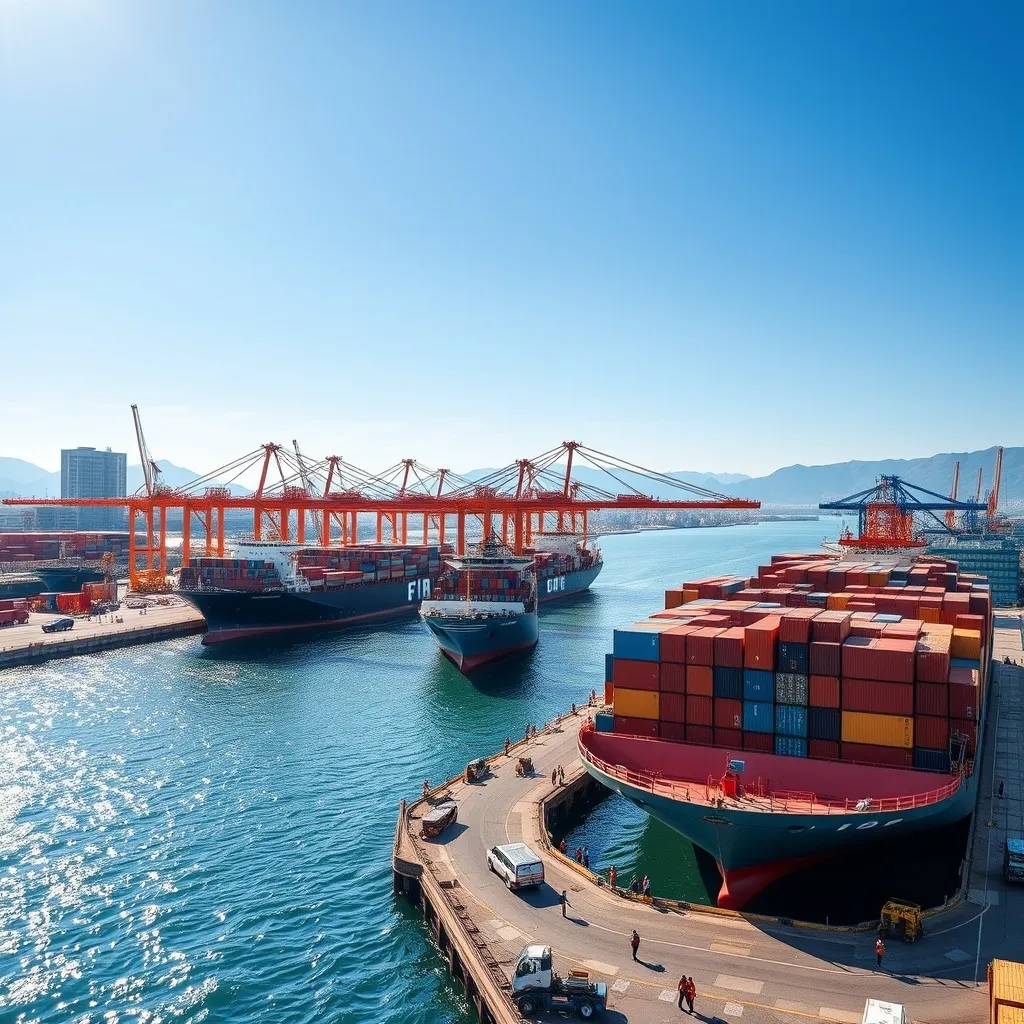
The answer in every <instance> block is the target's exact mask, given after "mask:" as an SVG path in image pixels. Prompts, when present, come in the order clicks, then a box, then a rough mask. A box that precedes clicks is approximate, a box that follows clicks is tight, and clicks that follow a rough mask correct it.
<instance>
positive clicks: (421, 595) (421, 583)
mask: <svg viewBox="0 0 1024 1024" xmlns="http://www.w3.org/2000/svg"><path fill="white" fill-rule="evenodd" d="M429 597H430V580H410V581H409V596H408V598H407V600H409V601H426V600H427V598H429Z"/></svg>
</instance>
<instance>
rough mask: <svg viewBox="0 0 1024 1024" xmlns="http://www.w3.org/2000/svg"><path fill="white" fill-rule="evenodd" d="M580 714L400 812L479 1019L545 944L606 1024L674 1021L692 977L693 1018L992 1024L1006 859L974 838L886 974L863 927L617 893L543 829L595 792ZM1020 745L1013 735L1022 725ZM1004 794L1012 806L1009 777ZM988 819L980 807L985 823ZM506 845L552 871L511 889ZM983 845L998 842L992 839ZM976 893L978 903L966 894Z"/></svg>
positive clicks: (1007, 929)
mask: <svg viewBox="0 0 1024 1024" xmlns="http://www.w3.org/2000/svg"><path fill="white" fill-rule="evenodd" d="M1021 676H1024V671H1022V672H1021ZM1020 685H1021V682H1020V677H1019V676H1018V675H1017V674H1016V671H1015V670H1014V676H1013V681H1012V682H1008V681H1006V676H1005V675H1004V674H1003V673H999V681H998V683H997V686H996V688H995V692H996V694H997V697H998V699H999V701H1000V703H1001V705H1002V707H1003V709H1004V710H1005V709H1008V708H1010V707H1011V703H1012V702H1013V701H1014V700H1016V699H1018V698H1015V697H1014V696H1013V694H1014V693H1018V692H1019V691H1018V690H1013V689H1012V687H1019V686H1020ZM994 699H995V698H994ZM589 714H591V710H590V709H580V710H579V711H578V712H577V713H576V714H575V715H569V716H565V717H564V718H562V719H561V720H559V721H556V722H555V723H552V724H549V725H548V726H546V727H545V728H544V729H542V730H541V731H540V732H539V733H538V734H537V736H536V737H535V738H533V739H530V740H527V741H521V742H520V743H518V744H516V745H514V746H513V747H512V749H511V751H510V753H509V756H507V757H506V756H505V755H504V754H503V753H502V754H499V755H497V756H495V757H493V758H491V759H489V762H488V763H489V766H490V772H489V774H488V775H487V776H485V777H484V778H483V779H482V780H480V781H477V782H473V783H467V782H465V781H464V780H463V779H453V780H449V781H448V782H446V783H445V784H444V785H442V786H440V787H438V789H437V790H435V791H434V792H433V793H431V795H430V797H429V798H428V799H426V800H418V801H416V802H415V803H412V804H410V805H409V806H406V805H405V803H404V802H403V804H402V807H401V810H400V816H399V823H398V830H397V833H396V843H395V858H394V872H395V887H396V891H402V892H405V893H406V894H407V895H408V896H410V898H412V899H413V900H414V901H416V902H419V903H421V904H422V905H423V908H424V912H425V914H426V916H427V919H428V922H429V923H430V927H431V930H432V933H433V934H434V936H435V938H436V940H437V941H438V945H439V948H440V949H441V951H442V954H443V955H444V956H445V957H446V959H448V961H449V963H450V964H453V965H454V964H456V963H457V968H456V967H454V966H453V971H454V973H455V974H456V977H458V978H460V983H462V984H463V985H464V986H465V987H466V989H467V992H468V993H469V994H470V998H471V1001H472V1002H473V1005H474V1006H475V1007H476V1008H477V1012H478V1014H479V1015H480V1016H481V1019H484V1020H496V1021H505V1020H518V1019H520V1018H519V1016H518V1012H517V1011H516V1009H515V1007H514V1006H513V1005H512V1002H511V999H510V993H511V986H510V978H511V969H512V966H513V965H514V963H515V960H516V958H517V956H518V954H519V951H520V949H521V948H522V947H523V946H524V945H526V944H527V943H530V942H543V943H547V944H549V945H551V946H552V948H553V950H554V953H555V961H556V968H557V970H558V971H559V972H560V973H562V974H563V975H564V974H565V973H566V972H567V971H568V970H569V969H570V968H573V967H575V968H584V969H586V970H589V971H590V972H591V974H592V975H594V976H595V978H597V979H600V980H604V981H605V982H607V984H608V986H609V991H610V1006H609V1013H608V1014H607V1015H606V1018H605V1019H606V1020H611V1021H617V1022H621V1021H635V1022H643V1024H646V1022H654V1021H667V1020H677V1019H679V1016H680V1011H679V1010H678V1009H677V1006H676V998H677V997H676V986H677V983H678V981H679V977H680V975H681V974H683V973H685V974H686V975H688V976H692V977H693V978H694V981H695V984H696V987H697V992H698V996H697V1003H696V1008H697V1011H698V1014H699V1015H702V1019H703V1020H705V1021H712V1020H714V1021H736V1020H741V1019H744V1020H747V1021H752V1022H755V1024H759V1022H778V1021H800V1020H804V1021H806V1020H824V1021H832V1022H848V1024H857V1022H859V1021H860V1019H861V1014H862V1012H863V1008H864V1002H865V1000H866V999H868V998H879V999H886V1000H890V1001H892V1002H898V1003H903V1004H904V1005H906V1006H907V1009H908V1015H909V1018H910V1019H911V1020H913V1021H916V1022H919V1024H920V1022H927V1024H944V1022H948V1024H969V1022H978V1024H981V1022H983V1021H985V1020H987V1002H986V996H985V991H984V981H985V969H986V965H987V963H988V961H989V960H990V959H992V958H993V957H994V956H1000V957H1006V958H1010V959H1020V958H1021V957H1024V930H1022V929H1020V928H1019V922H1020V920H1022V919H1024V917H1022V908H1021V905H1020V903H1019V901H1020V900H1021V898H1022V897H1024V894H1022V893H1019V892H1016V891H1013V890H1012V889H1011V888H1010V887H1009V886H1007V885H1006V884H1005V883H1004V882H1003V881H1002V877H1001V866H1002V861H1001V859H1000V860H999V864H998V865H996V864H995V861H994V860H993V858H992V856H982V855H981V854H979V853H978V852H977V850H978V844H979V843H981V844H982V845H983V846H984V845H986V844H987V841H988V837H987V836H984V837H983V836H981V835H980V834H979V832H975V834H974V836H973V838H972V843H973V846H974V852H973V854H972V855H971V856H970V857H969V858H968V859H966V860H965V869H966V870H965V873H964V883H963V885H962V888H961V890H960V892H958V893H957V894H954V895H953V896H952V897H951V899H950V901H949V902H948V903H947V905H946V906H945V907H943V908H938V909H936V910H934V911H932V912H931V913H929V915H928V917H927V919H926V925H925V927H926V933H925V936H924V938H923V939H921V940H920V941H919V942H917V943H915V944H913V945H904V944H902V943H898V942H895V941H890V942H889V943H888V953H887V956H886V958H885V961H884V965H883V969H882V970H880V971H879V970H877V969H876V968H875V958H874V940H875V932H874V927H873V923H872V922H866V923H865V924H864V925H862V926H859V927H857V928H825V927H823V926H821V925H816V924H806V925H804V924H800V923H794V922H789V921H786V920H783V919H778V918H766V917H760V916H756V915H747V914H742V913H735V912H730V911H721V910H718V909H717V908H708V907H697V906H691V905H688V904H685V903H680V902H676V901H670V900H662V899H643V898H640V897H635V896H632V895H631V894H629V893H628V892H623V891H622V890H614V891H613V890H610V889H609V887H608V885H607V883H606V882H605V881H604V880H602V879H600V878H599V877H598V876H597V875H596V874H593V873H592V872H590V871H586V870H584V868H583V867H582V866H581V865H579V864H577V863H576V862H575V860H573V859H569V858H566V857H563V856H562V855H561V854H560V853H559V852H558V850H557V849H555V848H554V847H553V846H552V844H551V831H550V826H551V825H552V824H553V823H554V821H555V820H556V819H557V817H558V816H559V815H561V814H563V813H565V812H566V811H567V810H569V809H570V807H571V805H573V804H575V803H577V802H578V801H586V800H590V799H592V798H593V797H594V795H595V791H594V786H595V784H594V782H593V780H592V779H591V778H590V776H589V775H587V774H586V773H585V771H584V769H583V766H582V764H581V762H580V760H579V758H578V755H577V746H576V737H577V733H578V730H579V727H580V725H581V724H582V722H583V719H584V717H585V716H587V715H589ZM1010 721H1011V719H1010V716H1009V715H1006V717H1005V718H1004V717H1003V716H1002V715H993V714H992V713H991V711H990V714H989V718H988V728H987V729H986V748H985V751H986V753H985V760H984V763H983V765H982V766H981V768H980V771H981V772H982V773H983V776H982V780H981V781H982V789H983V790H984V791H985V792H990V790H989V789H988V786H989V782H988V780H989V779H990V778H991V777H992V771H993V764H994V761H993V760H991V759H994V758H996V757H997V751H998V750H999V749H1000V747H1001V746H1003V747H1004V753H1005V745H1001V744H1000V743H999V741H998V740H996V739H995V738H994V735H995V736H997V735H998V733H999V730H1000V728H1002V729H1003V730H1004V732H1008V731H1012V729H1013V726H1012V725H1009V724H1008V723H1009V722H1010ZM1000 723H1002V724H1000ZM990 731H994V735H990V734H989V733H990ZM1017 736H1018V740H1019V736H1020V733H1019V729H1018V732H1017ZM520 754H525V755H527V756H529V757H532V758H533V762H534V766H535V773H534V774H533V775H532V776H530V777H526V778H523V777H520V776H517V775H516V772H515V763H516V759H517V758H518V756H519V755H520ZM559 764H561V765H562V766H563V767H564V769H565V773H566V783H565V785H564V786H562V785H556V786H552V784H551V769H552V768H553V767H555V766H556V765H559ZM1001 770H1003V771H1005V772H1006V773H1007V774H1009V773H1010V767H1009V763H1008V762H1005V761H1004V762H1002V766H1001ZM1006 781H1007V784H1008V783H1009V779H1007V780H1006ZM1014 785H1016V786H1018V789H1017V790H1016V793H1017V800H1018V801H1019V798H1020V790H1019V785H1020V780H1019V775H1018V776H1016V781H1015V782H1014ZM448 797H450V798H452V799H454V800H456V801H457V802H458V805H459V820H458V823H457V824H456V825H454V826H452V827H450V828H449V829H448V830H447V831H446V832H445V833H444V834H443V835H441V836H440V837H438V838H437V839H433V840H430V839H422V838H420V835H419V831H420V821H421V819H422V817H423V815H424V814H425V813H427V811H429V809H430V807H431V806H432V804H434V803H436V802H437V800H439V799H441V798H448ZM1004 800H1005V798H1004ZM1014 807H1019V803H1018V804H1010V803H1006V809H1007V813H1008V814H1012V813H1013V808H1014ZM987 813H988V812H987V804H986V805H984V806H983V808H982V815H981V817H984V816H985V814H987ZM987 820H988V819H986V821H987ZM986 828H987V826H986ZM516 841H522V842H526V843H528V844H529V845H530V846H531V847H533V849H534V850H536V851H537V852H538V853H539V854H540V855H541V857H542V859H543V861H544V866H545V875H546V883H545V885H544V886H542V887H541V888H539V889H536V890H527V891H524V892H523V893H520V894H515V893H511V892H508V891H507V889H506V888H505V886H504V884H503V883H502V882H501V881H499V879H498V878H497V877H496V876H495V875H493V874H492V873H490V872H489V871H488V868H487V864H486V852H487V850H488V849H489V848H490V847H491V846H493V845H495V844H500V843H507V842H516ZM992 841H993V847H994V846H995V845H997V843H998V839H997V837H996V835H995V833H993V837H992ZM594 867H601V868H606V867H607V865H594ZM997 869H998V870H997ZM979 886H980V887H981V889H982V892H983V895H982V896H981V897H979V896H978V893H977V892H975V891H973V890H976V889H977V888H978V887H979ZM563 889H564V890H565V891H566V892H567V894H568V898H569V901H570V907H569V909H568V914H567V916H566V917H565V918H563V917H562V913H561V909H560V906H559V900H558V894H559V893H561V891H562V890H563ZM442 924H443V926H444V931H443V937H442V929H441V926H442ZM634 928H635V929H636V930H637V931H638V932H639V934H640V936H641V945H640V952H639V957H638V959H637V960H636V961H634V960H633V958H632V956H631V951H630V948H629V935H630V932H631V931H632V929H634ZM449 950H451V952H449ZM538 1019H545V1018H544V1017H543V1016H541V1017H540V1018H538ZM551 1019H555V1018H551Z"/></svg>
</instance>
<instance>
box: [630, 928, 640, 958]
mask: <svg viewBox="0 0 1024 1024" xmlns="http://www.w3.org/2000/svg"><path fill="white" fill-rule="evenodd" d="M629 945H630V946H631V948H632V950H633V959H634V960H635V959H636V954H637V951H638V950H639V949H640V936H639V934H637V930H636V929H635V928H634V929H633V934H632V935H631V936H630V937H629Z"/></svg>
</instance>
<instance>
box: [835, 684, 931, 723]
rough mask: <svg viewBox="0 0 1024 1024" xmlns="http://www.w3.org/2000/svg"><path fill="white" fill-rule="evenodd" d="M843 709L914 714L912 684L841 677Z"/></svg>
mask: <svg viewBox="0 0 1024 1024" xmlns="http://www.w3.org/2000/svg"><path fill="white" fill-rule="evenodd" d="M842 706H843V710H844V711H871V712H874V713H875V714H878V715H906V716H908V717H909V716H911V715H913V714H914V684H913V683H893V682H878V681H877V680H874V679H848V678H846V676H844V677H843V704H842Z"/></svg>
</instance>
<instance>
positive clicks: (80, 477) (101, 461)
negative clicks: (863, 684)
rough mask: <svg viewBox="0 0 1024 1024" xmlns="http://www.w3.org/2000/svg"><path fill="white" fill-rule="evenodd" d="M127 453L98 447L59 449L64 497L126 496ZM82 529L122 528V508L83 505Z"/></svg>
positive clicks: (79, 517) (80, 525) (123, 521)
mask: <svg viewBox="0 0 1024 1024" xmlns="http://www.w3.org/2000/svg"><path fill="white" fill-rule="evenodd" d="M127 476H128V456H127V455H126V454H125V453H124V452H112V451H111V450H110V449H109V448H108V449H107V450H106V451H102V452H101V451H97V450H96V449H95V448H64V449H62V450H61V453H60V496H61V497H62V498H123V497H124V496H125V494H126V493H127V487H128V483H127ZM77 512H78V529H79V530H122V529H124V525H125V521H126V516H125V510H124V509H123V508H103V507H97V508H89V507H82V508H79V509H78V510H77Z"/></svg>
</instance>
